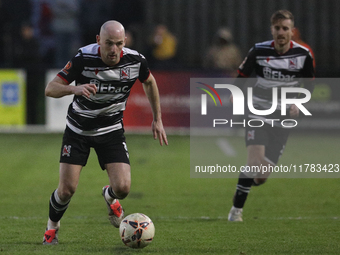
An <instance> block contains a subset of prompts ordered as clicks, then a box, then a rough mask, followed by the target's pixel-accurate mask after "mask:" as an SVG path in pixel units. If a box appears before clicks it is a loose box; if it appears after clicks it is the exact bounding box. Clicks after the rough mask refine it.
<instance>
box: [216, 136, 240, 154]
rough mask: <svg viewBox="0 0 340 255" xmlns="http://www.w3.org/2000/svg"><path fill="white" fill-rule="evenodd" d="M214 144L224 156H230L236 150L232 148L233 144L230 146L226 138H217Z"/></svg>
mask: <svg viewBox="0 0 340 255" xmlns="http://www.w3.org/2000/svg"><path fill="white" fill-rule="evenodd" d="M216 144H217V146H218V147H219V148H220V149H221V150H222V152H223V153H224V154H225V155H226V156H231V157H235V156H236V151H235V150H234V148H233V146H231V144H230V143H229V142H228V141H227V139H225V138H219V139H218V140H217V141H216Z"/></svg>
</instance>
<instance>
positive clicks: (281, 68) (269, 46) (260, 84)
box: [228, 10, 314, 221]
mask: <svg viewBox="0 0 340 255" xmlns="http://www.w3.org/2000/svg"><path fill="white" fill-rule="evenodd" d="M293 27H294V17H293V15H292V13H291V12H289V11H287V10H279V11H276V12H275V13H274V14H273V15H272V17H271V33H272V36H273V40H271V41H265V42H261V43H257V44H255V46H254V47H252V48H251V50H250V51H249V53H248V55H247V57H246V58H245V60H244V61H243V63H242V64H241V65H240V67H239V69H238V73H239V75H238V77H237V79H236V82H235V85H237V86H243V85H244V84H245V81H246V79H245V78H244V77H249V76H250V75H251V73H252V72H253V71H255V73H256V76H257V81H256V84H255V85H254V88H253V97H252V100H253V105H254V107H255V108H256V109H257V110H264V109H269V108H270V107H271V106H272V101H271V100H272V88H274V87H276V88H278V89H280V88H281V87H298V86H300V84H299V82H298V79H299V78H310V79H307V80H310V82H306V83H305V84H304V86H305V88H306V89H308V90H309V91H310V92H312V91H313V85H312V80H313V78H314V68H313V58H312V56H311V53H310V51H309V50H308V49H307V48H305V47H303V46H301V45H299V44H297V43H295V42H294V41H292V40H291V38H292V29H293ZM297 96H298V95H297ZM303 97H304V95H303ZM230 100H231V101H232V100H233V98H232V97H231V98H230ZM279 106H280V102H278V107H279ZM287 113H288V116H289V117H288V118H290V119H293V118H298V117H299V116H300V115H301V113H300V112H299V108H298V107H297V106H296V105H294V104H292V105H290V106H289V108H288V109H287ZM246 117H247V123H248V120H250V119H261V120H263V121H265V119H281V120H282V118H283V116H281V111H280V109H276V111H275V112H274V113H273V114H272V115H269V116H265V117H266V118H264V117H263V116H255V115H253V114H247V116H246ZM274 123H275V125H274V127H272V123H271V122H270V123H265V124H264V125H263V126H262V127H256V128H254V127H249V126H247V127H246V134H245V140H246V146H247V155H248V156H247V166H246V167H248V169H249V168H251V167H254V166H257V167H260V166H267V167H268V166H275V165H276V164H277V162H278V160H279V157H280V156H281V155H282V152H283V150H284V148H285V144H286V142H287V138H288V134H289V128H283V127H282V126H281V125H280V124H281V123H280V121H276V122H274ZM244 169H246V168H244ZM269 174H270V173H267V174H261V173H260V174H259V173H255V174H254V173H252V172H250V171H249V172H246V171H243V172H241V173H240V175H239V179H238V183H237V186H236V192H235V195H234V198H233V206H232V208H231V210H230V212H229V215H228V220H229V221H243V219H242V211H243V206H244V204H245V202H246V199H247V196H248V193H249V191H250V189H251V186H258V185H260V184H263V183H264V182H265V181H266V179H267V178H268V176H269Z"/></svg>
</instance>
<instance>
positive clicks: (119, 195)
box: [103, 163, 131, 228]
mask: <svg viewBox="0 0 340 255" xmlns="http://www.w3.org/2000/svg"><path fill="white" fill-rule="evenodd" d="M105 167H106V170H107V174H108V177H109V181H110V185H107V186H105V187H104V188H103V196H104V198H105V201H106V203H107V208H108V213H109V220H110V222H111V224H112V225H113V226H115V227H116V228H118V227H119V225H120V222H121V221H122V219H123V218H124V210H123V208H122V206H121V205H120V202H119V200H122V199H124V198H125V197H126V196H127V195H128V194H129V192H130V186H131V171H130V165H129V164H127V163H109V164H106V165H105Z"/></svg>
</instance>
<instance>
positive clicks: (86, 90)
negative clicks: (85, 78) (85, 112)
mask: <svg viewBox="0 0 340 255" xmlns="http://www.w3.org/2000/svg"><path fill="white" fill-rule="evenodd" d="M96 93H97V87H96V85H94V84H83V85H79V86H75V87H74V94H75V95H77V96H85V97H88V98H89V97H90V96H91V94H92V95H95V94H96Z"/></svg>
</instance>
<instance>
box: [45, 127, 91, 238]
mask: <svg viewBox="0 0 340 255" xmlns="http://www.w3.org/2000/svg"><path fill="white" fill-rule="evenodd" d="M89 154H90V147H89V145H88V138H87V137H84V136H81V135H78V134H76V133H74V132H73V131H72V130H70V129H69V128H66V129H65V132H64V136H63V143H62V146H61V152H60V168H59V184H58V188H57V189H56V190H55V191H54V192H53V193H52V195H51V197H50V201H49V220H48V223H47V230H46V232H45V236H44V241H43V244H57V243H58V238H57V233H58V230H59V227H60V219H61V218H62V217H63V215H64V213H65V211H66V210H67V208H68V205H69V202H70V200H71V197H72V196H73V194H74V193H75V191H76V188H77V186H78V182H79V176H80V172H81V169H82V167H83V166H85V165H86V162H87V159H88V156H89Z"/></svg>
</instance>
